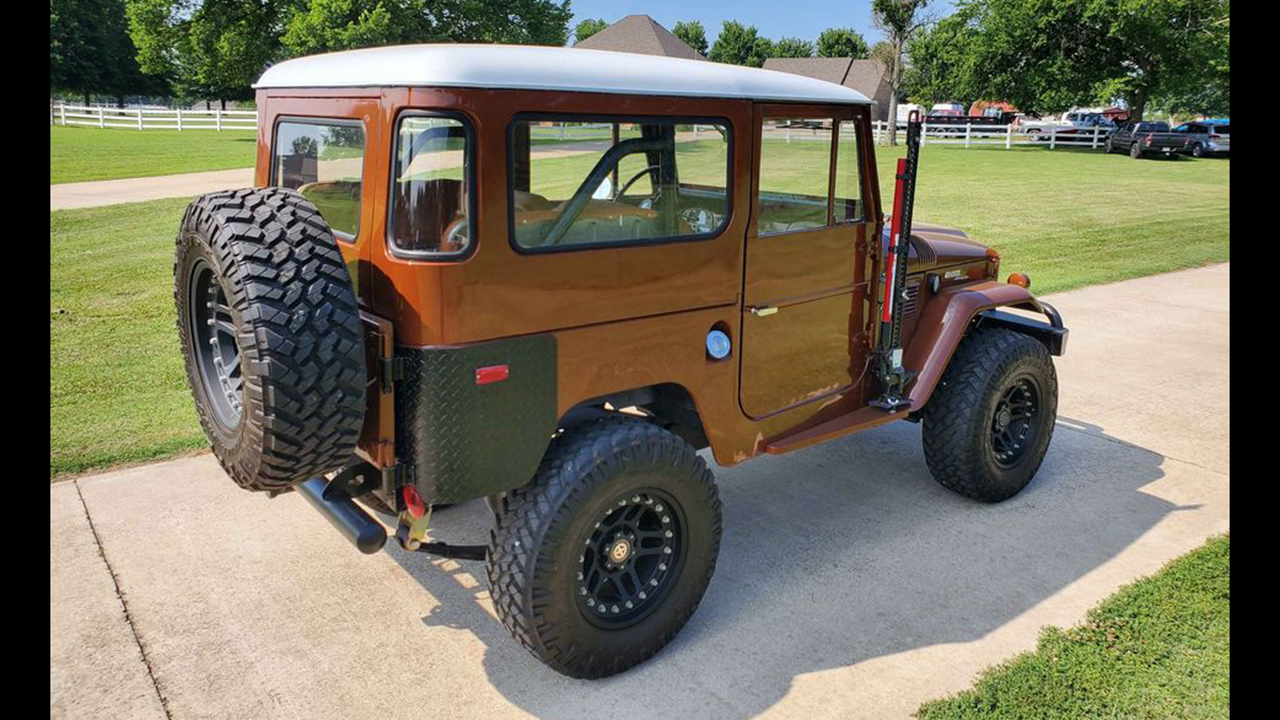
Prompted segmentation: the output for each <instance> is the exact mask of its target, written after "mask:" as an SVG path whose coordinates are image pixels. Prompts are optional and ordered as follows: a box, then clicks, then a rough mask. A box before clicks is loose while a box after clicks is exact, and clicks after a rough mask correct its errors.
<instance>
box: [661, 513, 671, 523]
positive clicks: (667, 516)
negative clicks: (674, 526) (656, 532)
mask: <svg viewBox="0 0 1280 720" xmlns="http://www.w3.org/2000/svg"><path fill="white" fill-rule="evenodd" d="M662 522H664V523H669V522H671V516H670V515H663V516H662Z"/></svg>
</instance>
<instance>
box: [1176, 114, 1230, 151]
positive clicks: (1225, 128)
mask: <svg viewBox="0 0 1280 720" xmlns="http://www.w3.org/2000/svg"><path fill="white" fill-rule="evenodd" d="M1173 131H1174V132H1176V133H1185V134H1187V135H1190V136H1191V137H1189V138H1187V151H1188V152H1190V153H1191V154H1192V155H1194V156H1196V157H1204V156H1205V155H1219V154H1227V153H1229V152H1231V126H1230V125H1229V124H1227V123H1211V122H1201V121H1194V122H1188V123H1182V124H1181V125H1179V126H1178V127H1176V128H1174V129H1173Z"/></svg>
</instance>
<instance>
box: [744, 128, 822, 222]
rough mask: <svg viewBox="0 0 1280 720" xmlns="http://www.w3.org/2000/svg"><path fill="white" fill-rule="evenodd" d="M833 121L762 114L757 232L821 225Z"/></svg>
mask: <svg viewBox="0 0 1280 720" xmlns="http://www.w3.org/2000/svg"><path fill="white" fill-rule="evenodd" d="M830 176H831V120H830V119H826V120H796V119H790V118H788V119H769V118H766V119H765V121H764V126H763V128H762V129H761V135H760V188H759V196H758V198H757V201H756V204H757V207H758V215H759V217H758V220H757V224H756V227H757V234H759V235H770V234H774V233H784V232H795V231H797V230H808V229H810V228H818V227H825V226H826V225H828V224H829V223H828V218H830V217H831V214H830V213H829V212H827V190H828V188H829V187H830V185H829V183H830Z"/></svg>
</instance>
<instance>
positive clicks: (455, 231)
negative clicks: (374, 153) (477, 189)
mask: <svg viewBox="0 0 1280 720" xmlns="http://www.w3.org/2000/svg"><path fill="white" fill-rule="evenodd" d="M470 144H471V128H470V126H469V125H468V124H467V123H466V122H465V120H464V119H463V118H462V117H461V116H457V117H455V116H450V115H443V114H428V113H425V112H411V113H406V114H405V115H402V116H401V117H400V121H399V123H398V124H397V125H396V145H395V157H394V159H393V166H392V171H393V175H392V178H391V198H390V199H391V202H390V203H388V208H387V211H388V213H389V217H388V218H387V236H388V238H389V241H390V243H391V248H392V250H394V251H395V252H397V253H398V254H401V255H408V256H412V257H421V258H450V257H459V256H462V255H466V254H467V253H468V252H469V251H470V249H471V246H472V243H471V241H472V237H473V236H474V233H473V232H472V230H471V214H472V213H471V201H470V198H471V195H472V178H471V154H470V151H471V148H470Z"/></svg>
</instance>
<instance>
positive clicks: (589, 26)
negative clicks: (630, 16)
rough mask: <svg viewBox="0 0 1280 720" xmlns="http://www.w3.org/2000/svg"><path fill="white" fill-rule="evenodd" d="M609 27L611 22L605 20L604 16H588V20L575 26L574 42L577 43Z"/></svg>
mask: <svg viewBox="0 0 1280 720" xmlns="http://www.w3.org/2000/svg"><path fill="white" fill-rule="evenodd" d="M607 27H609V23H607V22H605V21H604V20H603V19H602V18H587V19H586V20H582V21H580V22H579V23H578V24H577V25H574V26H573V44H574V45H577V44H578V43H580V42H582V41H583V40H586V39H587V38H589V37H591V36H592V35H595V34H596V33H598V32H600V31H601V30H603V29H605V28H607Z"/></svg>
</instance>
